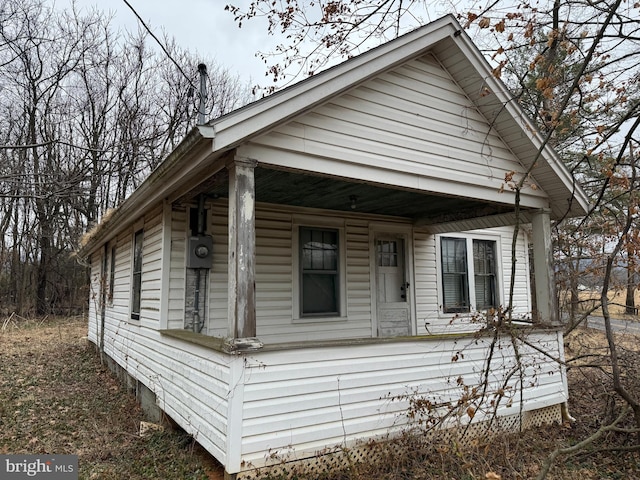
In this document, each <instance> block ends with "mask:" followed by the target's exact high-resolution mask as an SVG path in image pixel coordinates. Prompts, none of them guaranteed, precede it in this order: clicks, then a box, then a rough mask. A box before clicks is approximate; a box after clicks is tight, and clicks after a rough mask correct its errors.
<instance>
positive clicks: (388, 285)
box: [375, 237, 411, 337]
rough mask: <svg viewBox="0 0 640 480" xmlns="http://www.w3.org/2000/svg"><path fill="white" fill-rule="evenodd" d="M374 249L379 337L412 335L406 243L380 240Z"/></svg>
mask: <svg viewBox="0 0 640 480" xmlns="http://www.w3.org/2000/svg"><path fill="white" fill-rule="evenodd" d="M375 250H376V251H375V254H376V285H377V287H376V290H377V292H376V304H377V318H378V336H380V337H398V336H403V335H411V315H410V311H409V298H408V289H409V284H408V283H407V280H406V269H405V242H404V240H403V239H402V238H397V237H396V238H385V237H378V238H376V241H375Z"/></svg>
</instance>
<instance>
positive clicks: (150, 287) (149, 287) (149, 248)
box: [140, 207, 162, 322]
mask: <svg viewBox="0 0 640 480" xmlns="http://www.w3.org/2000/svg"><path fill="white" fill-rule="evenodd" d="M143 228H144V242H143V246H142V291H141V296H140V321H142V322H145V321H149V320H151V321H154V322H157V321H159V320H160V294H161V291H162V208H161V207H160V208H156V209H154V210H153V211H152V212H150V213H149V214H147V215H146V216H145V220H144V227H143Z"/></svg>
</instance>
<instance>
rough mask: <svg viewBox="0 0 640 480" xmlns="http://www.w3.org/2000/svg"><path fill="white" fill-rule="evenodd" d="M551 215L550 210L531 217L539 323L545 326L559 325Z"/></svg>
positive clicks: (540, 211) (538, 212)
mask: <svg viewBox="0 0 640 480" xmlns="http://www.w3.org/2000/svg"><path fill="white" fill-rule="evenodd" d="M550 214H551V211H550V210H548V209H543V210H539V211H537V212H535V213H534V214H533V215H532V216H531V227H532V228H531V230H532V240H533V271H534V272H535V275H534V279H535V280H534V281H535V286H534V287H535V292H536V307H537V314H538V317H537V322H538V323H540V324H545V325H558V322H559V317H558V310H557V306H556V287H555V278H554V266H553V245H552V242H551V216H550ZM534 320H535V319H534Z"/></svg>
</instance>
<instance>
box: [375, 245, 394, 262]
mask: <svg viewBox="0 0 640 480" xmlns="http://www.w3.org/2000/svg"><path fill="white" fill-rule="evenodd" d="M376 249H377V252H378V266H379V267H397V266H398V242H397V241H395V240H378V243H377V246H376Z"/></svg>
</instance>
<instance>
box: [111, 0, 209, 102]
mask: <svg viewBox="0 0 640 480" xmlns="http://www.w3.org/2000/svg"><path fill="white" fill-rule="evenodd" d="M122 1H123V2H124V3H125V4H126V5H127V7H129V9H130V10H131V11H132V12H133V14H134V15H135V16H136V18H137V19H138V21H139V22H140V23H141V24H142V26H143V27H144V29H145V30H146V31H147V32H149V35H151V38H153V39H154V40H155V41H156V43H157V44H158V45H160V48H161V49H162V51H163V52H164V54H165V55H166V56H167V58H168V59H169V60H171V62H173V64H174V65H175V66H176V68H177V69H178V70H179V71H180V73H181V74H182V76H183V77H184V78H186V79H187V82H189V85H191V87H192V88H193V89H194V90H195V91H196V92H197V91H198V89H197V87H196V86H195V85H194V84H193V82H192V81H191V79H190V78H189V77H188V76H187V74H186V73H184V70H182V67H181V66H180V65H179V64H178V62H176V61H175V60H174V59H173V57H172V56H171V54H170V53H169V51H168V50H167V49H166V47H165V46H164V44H163V43H162V42H161V41H160V39H159V38H158V37H156V36H155V34H154V33H153V32H152V31H151V29H150V28H149V27H148V26H147V24H146V23H145V21H144V20H142V17H141V16H140V15H138V12H136V9H135V8H133V7H132V6H131V4H130V3H129V2H128V1H127V0H122Z"/></svg>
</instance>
